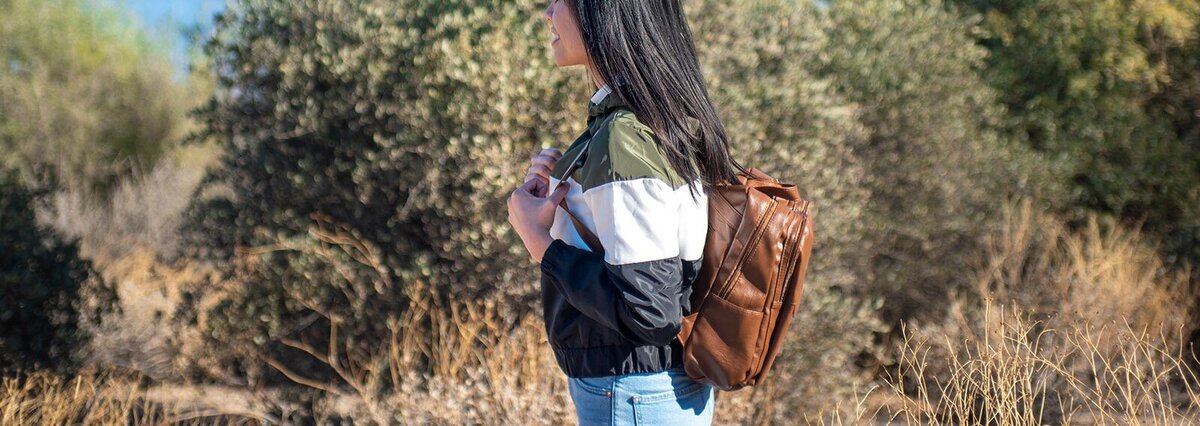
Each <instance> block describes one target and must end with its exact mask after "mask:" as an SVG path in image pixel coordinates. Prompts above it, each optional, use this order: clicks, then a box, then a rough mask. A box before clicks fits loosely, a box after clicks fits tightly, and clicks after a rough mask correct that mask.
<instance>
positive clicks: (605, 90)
mask: <svg viewBox="0 0 1200 426" xmlns="http://www.w3.org/2000/svg"><path fill="white" fill-rule="evenodd" d="M609 93H612V89H611V88H609V87H608V84H607V83H605V84H604V86H601V87H600V88H599V89H596V93H595V94H592V103H594V104H596V105H600V101H603V100H604V98H605V97H606V96H608V94H609Z"/></svg>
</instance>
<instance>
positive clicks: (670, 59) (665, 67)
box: [566, 0, 746, 196]
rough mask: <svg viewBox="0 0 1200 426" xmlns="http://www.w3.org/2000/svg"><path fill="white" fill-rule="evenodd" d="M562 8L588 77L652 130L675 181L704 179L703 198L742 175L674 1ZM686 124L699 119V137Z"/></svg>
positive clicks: (597, 0)
mask: <svg viewBox="0 0 1200 426" xmlns="http://www.w3.org/2000/svg"><path fill="white" fill-rule="evenodd" d="M566 3H567V6H568V9H570V10H572V11H573V12H574V13H575V19H576V21H577V22H578V23H579V28H580V30H581V32H582V33H583V44H584V45H585V46H586V48H587V54H588V57H589V58H590V59H591V61H592V65H593V67H594V68H593V72H595V73H596V74H598V75H599V76H600V78H602V79H603V80H604V81H605V82H606V83H608V85H609V87H610V88H611V89H612V93H611V94H610V95H609V96H612V95H617V96H620V97H621V99H622V100H624V101H625V103H627V104H628V105H629V109H630V110H632V111H633V113H634V115H636V116H637V118H638V120H639V121H641V122H642V123H644V124H646V125H647V126H649V127H650V128H651V129H652V130H654V133H655V136H656V138H657V139H658V142H659V143H660V144H661V145H662V147H663V150H664V151H665V152H666V155H667V160H668V161H669V162H670V163H671V166H672V167H674V168H675V170H676V172H677V173H678V174H679V176H680V177H681V178H683V179H684V181H685V182H687V183H688V184H689V185H690V184H691V183H692V182H694V181H695V180H696V178H697V177H698V176H701V175H702V176H703V179H701V181H702V184H703V187H704V189H705V192H706V193H711V191H712V188H713V186H714V185H716V184H718V183H721V182H728V183H734V184H736V183H737V178H736V174H737V171H735V170H734V168H735V167H736V168H737V170H742V171H745V170H746V169H745V168H744V167H742V165H741V164H738V163H737V162H736V161H734V160H733V159H732V158H731V157H730V156H729V143H728V137H727V135H726V133H725V125H724V124H722V123H721V118H720V117H718V116H717V111H716V108H715V107H714V106H713V104H712V101H711V100H710V99H709V97H708V86H707V85H706V84H705V82H704V76H703V75H701V72H700V63H699V61H698V60H697V59H696V47H695V43H694V42H693V41H692V29H691V27H690V26H688V23H687V17H686V16H684V13H683V7H682V6H681V5H680V0H566ZM618 83H619V84H618ZM688 117H693V118H694V119H695V120H698V122H699V126H698V127H699V129H698V130H699V131H698V132H697V133H698V134H691V133H690V132H689V130H688V129H689V127H690V126H689V125H688ZM693 124H694V123H693ZM692 161H694V162H695V166H696V169H698V170H696V169H693V166H692ZM697 171H698V172H699V173H697ZM691 190H692V195H693V196H695V188H694V187H693V188H691Z"/></svg>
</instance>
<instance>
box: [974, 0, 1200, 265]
mask: <svg viewBox="0 0 1200 426" xmlns="http://www.w3.org/2000/svg"><path fill="white" fill-rule="evenodd" d="M958 3H962V4H964V5H965V6H966V8H967V9H968V10H972V11H974V12H978V13H980V14H981V16H982V17H983V19H984V28H985V29H986V30H987V31H986V32H981V33H979V34H977V41H978V43H979V44H980V45H981V46H984V47H986V48H987V49H988V51H989V52H990V56H989V59H988V61H987V63H986V69H985V75H986V76H987V80H988V83H989V84H990V85H991V86H992V87H994V88H995V89H996V90H997V91H998V92H1000V93H1001V95H1002V96H1001V97H1000V100H1001V102H1002V103H1003V105H1005V106H1006V107H1007V108H1008V109H1009V111H1010V112H1011V115H1012V116H1013V118H1014V119H1013V120H1012V122H1010V123H1009V126H1007V129H1006V130H1007V133H1009V134H1011V135H1012V136H1013V137H1014V138H1015V139H1016V140H1020V141H1023V142H1024V143H1025V144H1027V145H1028V146H1030V147H1032V148H1034V149H1037V150H1040V151H1043V152H1045V153H1047V155H1049V156H1053V157H1054V158H1056V161H1060V162H1062V163H1063V165H1064V166H1066V170H1064V172H1063V173H1062V176H1061V178H1060V179H1061V181H1062V183H1063V184H1065V185H1068V186H1069V188H1070V192H1069V194H1068V195H1067V196H1064V197H1062V199H1061V201H1059V202H1058V203H1057V207H1058V208H1059V210H1063V211H1066V212H1067V213H1069V215H1070V217H1072V219H1073V220H1072V223H1073V224H1074V225H1076V226H1080V225H1082V224H1083V223H1084V222H1085V220H1084V219H1085V218H1086V217H1087V215H1088V214H1089V213H1090V212H1097V213H1101V214H1106V215H1111V216H1114V217H1116V218H1118V219H1121V220H1122V221H1123V222H1125V224H1127V225H1128V224H1137V223H1140V224H1144V225H1145V228H1146V229H1147V230H1148V231H1151V232H1152V235H1154V236H1155V237H1156V238H1163V239H1165V241H1166V244H1165V245H1164V246H1163V248H1164V250H1165V251H1166V254H1167V255H1168V256H1167V257H1168V259H1169V260H1173V259H1174V260H1175V261H1173V262H1172V263H1178V260H1184V259H1187V260H1190V261H1191V262H1192V264H1197V262H1200V251H1198V250H1197V249H1196V247H1197V241H1200V208H1198V207H1197V206H1200V166H1198V165H1200V133H1198V132H1197V128H1198V127H1197V123H1200V90H1197V87H1200V86H1197V77H1198V76H1200V73H1197V71H1196V70H1197V63H1196V58H1197V53H1198V52H1200V48H1198V46H1200V25H1198V24H1200V3H1197V2H1195V1H1192V0H1164V1H1156V2H1137V1H1104V2H1096V1H1089V0H1064V1H1053V2H1028V1H1020V0H986V1H977V0H971V1H959V2H958Z"/></svg>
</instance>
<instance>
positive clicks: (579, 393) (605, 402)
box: [567, 378, 613, 426]
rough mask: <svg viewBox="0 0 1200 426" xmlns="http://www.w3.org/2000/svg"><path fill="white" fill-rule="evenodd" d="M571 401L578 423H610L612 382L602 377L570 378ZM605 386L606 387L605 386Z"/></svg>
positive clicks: (587, 425)
mask: <svg viewBox="0 0 1200 426" xmlns="http://www.w3.org/2000/svg"><path fill="white" fill-rule="evenodd" d="M567 384H568V386H567V388H568V390H569V391H570V393H571V401H572V402H573V403H575V415H576V419H577V420H578V422H579V424H580V425H583V426H589V425H609V424H611V423H612V418H613V410H612V398H613V397H612V395H613V390H612V382H611V381H609V382H607V384H606V383H605V382H604V379H588V378H571V379H569V380H568V383H567ZM606 387H607V388H606Z"/></svg>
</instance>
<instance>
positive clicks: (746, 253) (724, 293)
mask: <svg viewBox="0 0 1200 426" xmlns="http://www.w3.org/2000/svg"><path fill="white" fill-rule="evenodd" d="M778 206H779V202H778V201H776V202H773V203H771V207H770V209H768V210H767V212H766V213H764V214H763V215H762V217H761V218H759V219H758V221H756V222H755V223H754V233H753V234H750V241H747V242H746V246H745V250H742V256H741V258H739V259H738V263H737V269H735V270H734V271H732V273H730V274H729V281H728V282H726V283H725V286H724V288H722V289H721V293H720V296H721V298H722V299H725V300H729V293H730V292H732V291H733V283H734V280H735V279H736V278H737V276H738V272H739V271H741V269H742V265H744V264H745V263H746V258H747V257H750V252H752V251H754V245H755V244H757V243H758V239H759V237H761V236H762V234H763V233H764V232H766V230H765V229H764V228H765V227H764V226H763V224H764V223H766V222H767V221H769V220H771V215H773V214H775V208H776V207H778Z"/></svg>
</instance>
